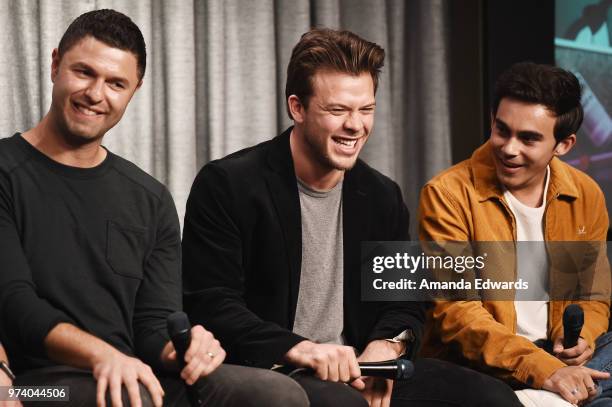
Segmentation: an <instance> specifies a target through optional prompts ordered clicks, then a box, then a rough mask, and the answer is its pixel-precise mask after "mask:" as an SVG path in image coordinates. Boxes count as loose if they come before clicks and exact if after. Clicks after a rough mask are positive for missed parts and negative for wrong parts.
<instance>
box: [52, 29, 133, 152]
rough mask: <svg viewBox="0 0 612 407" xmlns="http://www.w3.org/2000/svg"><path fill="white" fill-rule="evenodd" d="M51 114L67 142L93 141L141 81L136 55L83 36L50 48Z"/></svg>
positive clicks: (118, 116) (120, 112)
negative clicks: (64, 47)
mask: <svg viewBox="0 0 612 407" xmlns="http://www.w3.org/2000/svg"><path fill="white" fill-rule="evenodd" d="M51 80H52V81H53V93H52V102H51V110H50V118H51V120H52V122H53V123H54V124H55V126H56V127H57V129H58V130H59V132H60V134H62V135H63V136H64V137H65V139H66V141H68V142H70V143H71V144H88V143H91V142H94V141H98V142H99V140H100V139H101V138H102V136H104V134H105V133H106V132H107V131H108V130H109V129H111V128H112V127H113V126H114V125H115V124H117V122H118V121H119V120H120V119H121V117H122V116H123V113H124V112H125V109H126V108H127V105H128V103H129V101H130V99H131V98H132V96H133V95H134V92H135V91H136V89H137V88H138V87H139V86H140V83H141V82H140V80H139V77H138V67H137V60H136V56H135V55H134V54H132V53H131V52H129V51H124V50H121V49H118V48H114V47H111V46H110V45H107V44H105V43H103V42H101V41H98V40H96V39H95V38H93V37H91V36H88V37H85V38H83V39H82V40H81V41H79V42H78V43H77V44H75V45H74V46H72V47H71V48H70V49H68V51H66V52H65V54H64V55H62V56H61V58H60V56H59V54H58V52H57V50H54V51H53V62H52V65H51Z"/></svg>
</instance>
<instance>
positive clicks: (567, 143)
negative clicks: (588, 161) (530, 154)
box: [555, 134, 576, 157]
mask: <svg viewBox="0 0 612 407" xmlns="http://www.w3.org/2000/svg"><path fill="white" fill-rule="evenodd" d="M575 144H576V135H575V134H570V135H569V136H567V137H566V138H564V139H563V140H561V141H560V142H558V143H557V145H556V146H555V155H556V156H557V157H561V156H563V155H565V154H567V153H568V152H569V151H570V150H571V149H572V147H574V145H575Z"/></svg>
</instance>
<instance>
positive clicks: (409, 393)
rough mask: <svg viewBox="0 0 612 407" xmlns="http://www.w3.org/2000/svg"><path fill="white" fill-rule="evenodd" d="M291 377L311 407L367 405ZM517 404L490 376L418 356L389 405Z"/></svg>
mask: <svg viewBox="0 0 612 407" xmlns="http://www.w3.org/2000/svg"><path fill="white" fill-rule="evenodd" d="M294 378H295V380H296V381H297V382H298V383H299V384H300V386H302V388H303V389H304V390H305V391H306V394H307V395H308V398H309V400H310V406H311V407H337V406H340V407H367V406H368V404H367V402H366V401H365V399H364V398H363V397H362V396H361V394H360V393H359V391H357V390H355V389H354V388H352V387H350V386H348V385H345V384H342V383H331V382H324V381H322V380H319V379H317V378H315V377H313V376H310V375H307V374H303V373H302V374H298V375H296V376H295V377H294ZM404 406H405V407H458V406H470V407H480V406H482V407H506V406H507V407H521V406H522V404H521V403H520V402H519V400H518V398H517V397H516V395H515V394H514V391H513V390H512V389H511V388H510V386H508V385H507V384H505V383H504V382H502V381H501V380H498V379H495V378H493V377H491V376H488V375H485V374H483V373H479V372H477V371H475V370H471V369H468V368H465V367H460V366H457V365H454V364H452V363H449V362H445V361H442V360H437V359H419V360H417V361H416V362H415V370H414V375H413V376H412V378H410V379H409V380H407V381H401V382H400V381H396V382H395V383H394V386H393V393H392V395H391V407H404Z"/></svg>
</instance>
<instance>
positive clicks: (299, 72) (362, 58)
mask: <svg viewBox="0 0 612 407" xmlns="http://www.w3.org/2000/svg"><path fill="white" fill-rule="evenodd" d="M384 60H385V50H383V49H382V47H381V46H380V45H377V44H375V43H373V42H369V41H366V40H364V39H363V38H361V37H359V36H358V35H357V34H354V33H352V32H350V31H338V30H331V29H329V28H313V29H311V30H310V31H308V32H306V33H305V34H303V35H302V38H300V41H299V42H298V43H297V44H296V46H295V47H294V48H293V51H292V52H291V59H290V60H289V66H288V67H287V84H286V86H285V102H287V100H288V99H289V96H291V95H296V96H297V97H298V98H299V99H300V102H301V103H302V104H303V105H304V107H308V99H309V97H310V96H312V78H313V77H314V75H315V73H316V72H317V71H320V70H330V71H336V72H344V73H349V74H352V75H359V74H361V73H364V72H368V73H369V74H370V75H371V76H372V81H373V82H374V93H376V89H377V88H378V74H379V73H380V70H381V68H382V67H383V63H384ZM287 113H288V114H289V118H290V119H293V117H292V116H291V112H290V111H289V106H287Z"/></svg>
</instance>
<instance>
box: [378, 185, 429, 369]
mask: <svg viewBox="0 0 612 407" xmlns="http://www.w3.org/2000/svg"><path fill="white" fill-rule="evenodd" d="M393 187H394V210H393V211H392V212H391V218H390V220H389V225H390V227H389V230H390V235H389V239H388V240H390V241H408V240H410V232H409V224H410V215H409V213H408V209H407V208H406V204H405V203H404V200H403V198H402V193H401V190H400V188H399V187H398V186H397V184H395V183H394V184H393ZM429 306H430V304H428V303H424V302H414V301H412V302H408V301H406V302H387V303H380V304H379V312H378V315H379V316H378V320H377V322H376V324H375V326H374V328H373V329H372V332H371V334H370V337H369V339H368V342H370V341H373V340H376V339H391V338H394V337H395V336H397V335H399V334H400V333H402V332H403V331H405V330H410V331H412V337H413V339H412V341H413V342H412V343H408V344H407V355H406V356H407V357H410V358H414V356H416V353H417V351H418V348H419V346H420V343H421V338H422V336H423V326H424V324H425V314H426V310H427V308H428V307H429Z"/></svg>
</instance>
